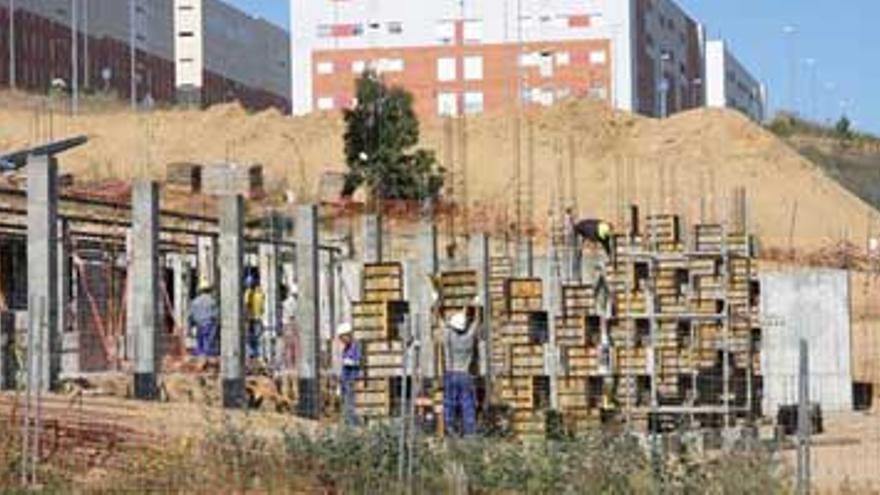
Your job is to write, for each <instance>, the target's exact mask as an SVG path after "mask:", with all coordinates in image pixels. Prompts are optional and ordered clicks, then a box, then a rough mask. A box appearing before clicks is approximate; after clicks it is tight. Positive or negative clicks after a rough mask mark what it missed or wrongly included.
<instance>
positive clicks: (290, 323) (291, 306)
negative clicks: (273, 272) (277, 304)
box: [280, 284, 299, 369]
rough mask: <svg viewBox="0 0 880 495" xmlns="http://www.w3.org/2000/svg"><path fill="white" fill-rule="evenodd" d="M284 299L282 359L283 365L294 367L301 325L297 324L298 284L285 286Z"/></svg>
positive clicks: (282, 306) (282, 307)
mask: <svg viewBox="0 0 880 495" xmlns="http://www.w3.org/2000/svg"><path fill="white" fill-rule="evenodd" d="M282 293H283V295H284V301H283V302H282V303H281V324H282V327H281V336H282V338H283V345H282V346H281V347H282V350H281V356H280V361H281V363H283V366H284V367H285V368H288V369H293V368H294V367H295V366H296V352H297V350H296V348H297V341H298V339H299V327H298V326H297V324H296V312H297V308H298V306H299V288H298V287H297V285H296V284H293V285H292V286H290V287H288V286H284V287H283V289H282Z"/></svg>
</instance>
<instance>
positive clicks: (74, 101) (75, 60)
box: [70, 0, 79, 115]
mask: <svg viewBox="0 0 880 495" xmlns="http://www.w3.org/2000/svg"><path fill="white" fill-rule="evenodd" d="M76 4H77V1H76V0H70V82H71V86H70V87H71V93H70V96H71V98H70V110H71V113H73V114H74V115H76V114H77V112H78V111H79V22H78V21H79V18H78V17H77V8H76Z"/></svg>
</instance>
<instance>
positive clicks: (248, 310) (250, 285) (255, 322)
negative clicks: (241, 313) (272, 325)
mask: <svg viewBox="0 0 880 495" xmlns="http://www.w3.org/2000/svg"><path fill="white" fill-rule="evenodd" d="M244 286H245V291H244V309H245V314H246V315H247V330H248V331H247V351H248V358H250V359H256V358H259V357H261V355H262V354H261V352H260V347H261V346H260V340H261V337H262V335H263V312H264V311H265V309H266V296H265V295H264V294H263V290H262V289H261V288H260V284H259V281H258V280H257V277H255V276H254V275H253V274H249V275H248V276H247V277H245V282H244Z"/></svg>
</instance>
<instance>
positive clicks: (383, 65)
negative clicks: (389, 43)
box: [378, 58, 404, 72]
mask: <svg viewBox="0 0 880 495" xmlns="http://www.w3.org/2000/svg"><path fill="white" fill-rule="evenodd" d="M403 68H404V62H403V59H400V58H383V59H382V60H380V61H379V69H378V70H379V72H403Z"/></svg>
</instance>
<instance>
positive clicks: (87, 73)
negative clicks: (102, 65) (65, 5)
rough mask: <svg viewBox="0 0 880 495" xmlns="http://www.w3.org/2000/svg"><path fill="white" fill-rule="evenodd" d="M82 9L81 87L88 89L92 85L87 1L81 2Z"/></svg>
mask: <svg viewBox="0 0 880 495" xmlns="http://www.w3.org/2000/svg"><path fill="white" fill-rule="evenodd" d="M82 3H83V5H82V8H83V41H84V43H83V66H84V67H85V70H84V71H83V87H85V88H86V89H89V88H90V87H91V85H92V78H91V67H90V66H89V0H82Z"/></svg>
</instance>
